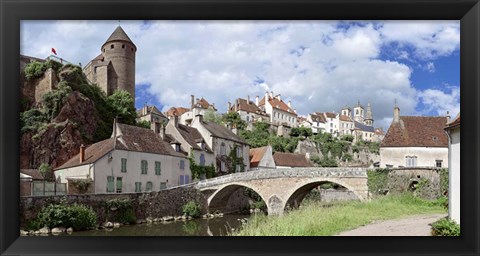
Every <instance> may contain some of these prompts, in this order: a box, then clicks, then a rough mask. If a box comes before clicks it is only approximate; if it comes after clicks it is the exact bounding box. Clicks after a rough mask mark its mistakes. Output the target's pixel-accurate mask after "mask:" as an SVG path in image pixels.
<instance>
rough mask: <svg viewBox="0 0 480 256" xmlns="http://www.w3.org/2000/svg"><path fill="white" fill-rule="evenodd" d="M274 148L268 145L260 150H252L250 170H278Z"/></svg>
mask: <svg viewBox="0 0 480 256" xmlns="http://www.w3.org/2000/svg"><path fill="white" fill-rule="evenodd" d="M272 152H273V151H272V146H270V145H268V146H265V147H260V148H251V149H250V169H251V170H254V169H256V168H259V167H260V168H276V166H275V160H274V159H273V153H272Z"/></svg>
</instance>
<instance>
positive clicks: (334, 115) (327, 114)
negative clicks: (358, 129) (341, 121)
mask: <svg viewBox="0 0 480 256" xmlns="http://www.w3.org/2000/svg"><path fill="white" fill-rule="evenodd" d="M325 116H327V117H328V118H336V117H337V114H335V113H331V112H325Z"/></svg>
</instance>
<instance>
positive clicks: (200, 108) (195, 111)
mask: <svg viewBox="0 0 480 256" xmlns="http://www.w3.org/2000/svg"><path fill="white" fill-rule="evenodd" d="M190 96H191V102H190V104H191V107H190V110H189V111H187V112H185V113H183V114H182V115H180V123H181V124H185V125H190V124H191V123H192V121H193V119H194V118H195V116H196V115H202V116H204V115H205V113H206V111H213V112H217V109H216V108H215V105H214V104H210V103H209V102H208V101H207V100H206V99H204V98H203V97H202V98H200V99H199V98H195V96H194V95H190Z"/></svg>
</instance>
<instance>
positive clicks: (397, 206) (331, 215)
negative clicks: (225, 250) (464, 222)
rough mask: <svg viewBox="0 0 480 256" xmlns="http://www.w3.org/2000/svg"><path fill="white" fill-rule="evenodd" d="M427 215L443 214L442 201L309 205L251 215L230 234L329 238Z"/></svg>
mask: <svg viewBox="0 0 480 256" xmlns="http://www.w3.org/2000/svg"><path fill="white" fill-rule="evenodd" d="M428 213H446V210H445V209H444V208H443V204H442V201H441V200H437V201H432V202H429V201H424V200H422V199H419V198H416V197H414V196H412V195H410V194H404V195H398V196H386V197H383V198H379V199H375V200H372V201H370V202H359V201H350V202H337V203H335V204H333V205H330V206H326V205H325V204H322V203H320V202H309V203H306V204H305V205H304V206H303V207H301V208H300V209H298V210H294V211H291V212H289V213H286V214H284V215H283V216H265V215H257V216H254V217H252V218H251V219H250V220H249V222H248V224H247V225H245V226H244V227H243V228H242V229H241V230H240V231H238V232H235V233H233V234H232V235H239V236H330V235H335V234H337V233H339V232H341V231H345V230H350V229H354V228H357V227H360V226H362V225H365V224H368V223H370V222H372V221H374V220H388V219H396V218H400V217H404V216H408V215H416V214H428Z"/></svg>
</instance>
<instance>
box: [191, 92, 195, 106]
mask: <svg viewBox="0 0 480 256" xmlns="http://www.w3.org/2000/svg"><path fill="white" fill-rule="evenodd" d="M194 104H195V96H194V95H193V94H192V95H190V105H191V107H190V108H193V105H194Z"/></svg>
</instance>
